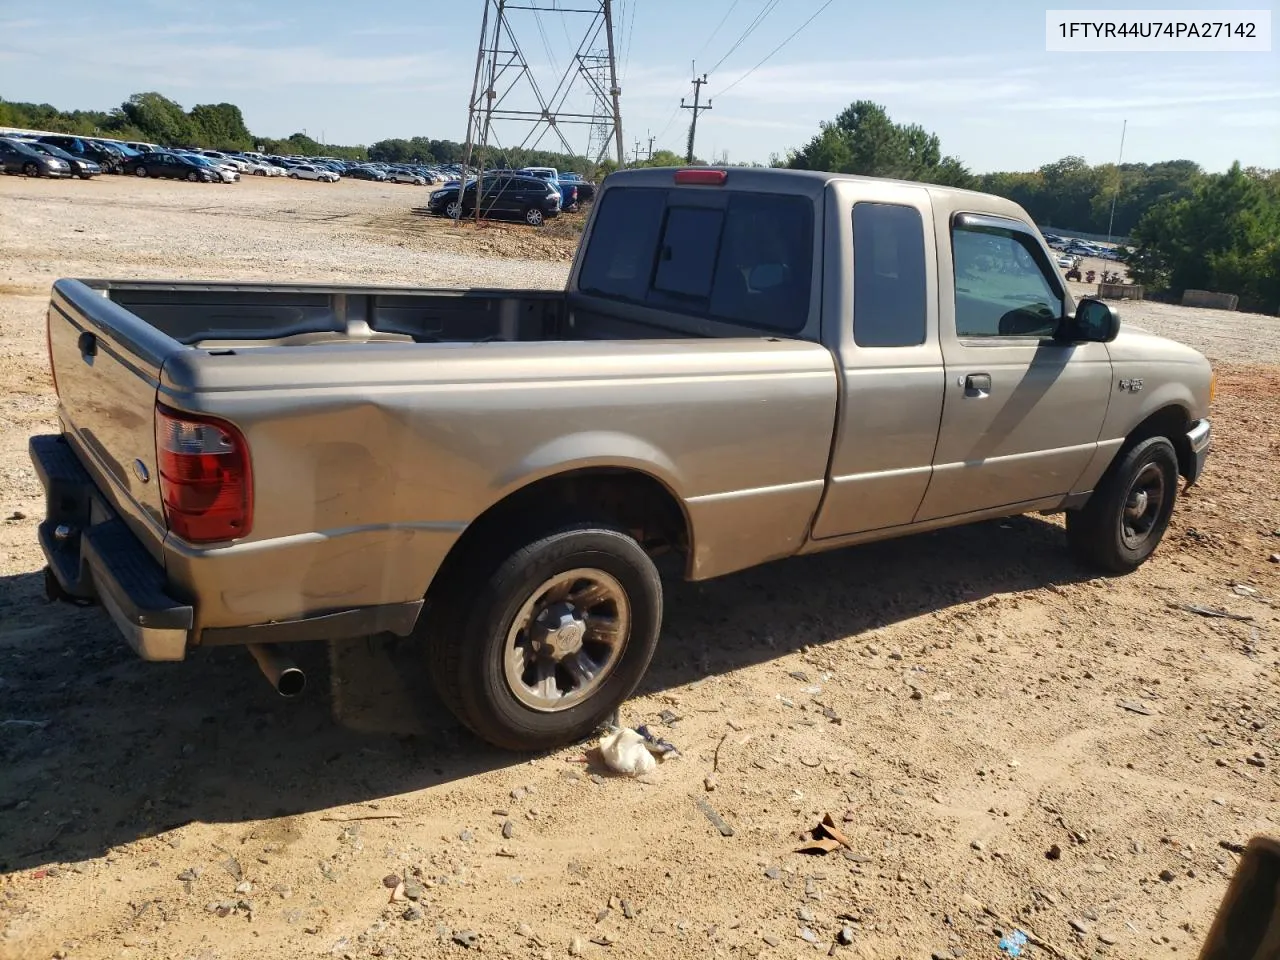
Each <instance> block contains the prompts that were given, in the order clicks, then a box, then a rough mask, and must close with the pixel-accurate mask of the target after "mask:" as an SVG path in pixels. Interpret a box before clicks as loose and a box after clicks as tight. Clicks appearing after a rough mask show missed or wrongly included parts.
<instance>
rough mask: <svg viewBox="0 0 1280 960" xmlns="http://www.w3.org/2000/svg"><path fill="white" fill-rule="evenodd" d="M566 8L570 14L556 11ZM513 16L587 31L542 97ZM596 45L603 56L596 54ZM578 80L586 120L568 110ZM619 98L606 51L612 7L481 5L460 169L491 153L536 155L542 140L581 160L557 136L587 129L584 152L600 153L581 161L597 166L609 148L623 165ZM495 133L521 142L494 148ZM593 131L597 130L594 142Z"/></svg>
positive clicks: (545, 1)
mask: <svg viewBox="0 0 1280 960" xmlns="http://www.w3.org/2000/svg"><path fill="white" fill-rule="evenodd" d="M566 2H568V3H570V4H572V6H563V5H562V4H564V3H566ZM513 11H529V12H532V13H533V15H534V16H535V17H540V16H543V15H545V14H554V15H557V16H563V17H565V18H566V19H568V18H570V17H571V16H572V17H576V18H577V20H578V22H580V23H581V22H586V24H587V26H586V29H585V30H584V31H583V32H582V34H581V36H582V40H581V42H580V43H579V44H578V47H577V50H576V51H575V52H574V55H573V58H572V59H571V60H570V61H569V63H568V65H567V66H566V67H565V69H564V71H563V73H562V74H561V76H560V77H559V80H558V82H557V83H556V85H555V87H554V88H552V89H551V93H550V94H549V95H548V94H547V93H545V92H544V91H545V87H544V85H543V84H540V83H539V82H538V79H537V78H536V77H535V76H534V73H533V70H531V69H530V67H529V61H528V60H527V59H526V57H525V55H524V51H523V50H522V49H521V45H520V38H519V37H518V36H517V32H516V30H515V29H514V28H513V27H512V24H511V13H512V12H513ZM566 33H567V25H566ZM601 41H603V42H604V49H603V50H601V49H599V44H600V43H601ZM588 51H592V52H588ZM579 80H582V81H584V82H585V85H586V87H587V88H588V90H589V92H590V93H591V95H592V100H593V109H592V112H590V113H582V112H577V111H575V110H574V109H572V108H569V107H568V106H567V103H568V100H569V96H570V94H571V93H572V92H573V91H574V87H575V83H576V82H577V81H579ZM621 95H622V91H621V90H620V89H619V87H618V70H617V59H616V56H615V53H614V44H613V2H612V0H513V2H509V0H485V4H484V14H483V17H482V19H481V23H480V45H479V47H478V49H477V51H476V71H475V79H474V80H473V81H472V85H471V100H470V103H469V104H468V110H467V150H466V157H467V162H468V163H470V162H471V157H472V154H473V152H475V151H479V152H480V154H481V157H482V158H483V156H484V155H485V154H486V153H487V152H488V149H489V148H490V147H492V146H495V145H497V146H506V147H521V148H529V149H536V148H537V147H538V146H539V144H540V143H541V142H542V139H543V138H544V137H545V136H546V135H547V134H548V133H553V134H554V135H555V137H556V138H557V139H558V141H559V146H560V147H561V148H563V149H564V151H565V152H566V153H569V154H573V155H582V154H583V148H582V146H581V145H579V146H578V147H575V146H574V145H573V144H572V143H571V142H570V139H569V137H568V136H567V135H566V133H565V130H564V129H562V128H563V127H566V126H573V125H583V126H589V127H591V128H592V130H591V131H590V133H589V136H588V141H589V143H588V147H587V150H588V151H590V150H591V149H592V148H593V147H594V148H597V149H599V155H598V156H592V155H591V154H590V153H589V152H588V156H589V157H590V158H591V159H594V160H597V161H598V160H600V159H602V158H603V155H604V153H605V152H607V151H608V149H609V146H610V140H612V146H613V149H614V151H615V152H616V154H617V160H618V166H620V167H621V166H623V165H624V164H625V158H624V156H623V150H622V108H621V105H620V103H619V99H620V97H621ZM499 125H501V126H502V128H503V129H504V130H505V129H508V128H514V129H516V130H519V129H520V128H523V136H519V135H517V136H514V137H511V138H507V142H506V143H499V140H498V129H497V127H498V126H499ZM596 128H603V129H602V131H601V134H600V135H599V137H598V138H597V134H596V132H595V131H596ZM481 162H483V159H482V161H481Z"/></svg>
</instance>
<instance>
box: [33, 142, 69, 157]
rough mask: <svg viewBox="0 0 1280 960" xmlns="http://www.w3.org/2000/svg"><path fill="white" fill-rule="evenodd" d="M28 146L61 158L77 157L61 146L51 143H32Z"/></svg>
mask: <svg viewBox="0 0 1280 960" xmlns="http://www.w3.org/2000/svg"><path fill="white" fill-rule="evenodd" d="M27 146H30V147H31V149H32V150H36V151H38V152H40V153H45V154H48V155H49V156H51V157H57V158H58V159H59V160H73V159H75V158H74V157H72V156H71V154H69V153H67V151H65V150H63V149H62V148H61V147H55V146H54V145H53V144H51V143H32V144H27Z"/></svg>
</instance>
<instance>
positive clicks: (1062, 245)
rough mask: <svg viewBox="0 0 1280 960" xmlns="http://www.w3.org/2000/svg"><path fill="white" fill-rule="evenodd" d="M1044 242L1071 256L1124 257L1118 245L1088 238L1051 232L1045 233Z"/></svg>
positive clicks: (1106, 258) (1117, 258)
mask: <svg viewBox="0 0 1280 960" xmlns="http://www.w3.org/2000/svg"><path fill="white" fill-rule="evenodd" d="M1044 242H1045V243H1047V244H1048V245H1049V246H1050V247H1052V248H1053V249H1054V250H1057V251H1059V252H1061V253H1064V254H1068V255H1070V256H1073V257H1097V258H1098V259H1101V260H1123V259H1124V256H1123V254H1122V253H1121V250H1120V248H1119V247H1111V246H1105V245H1103V244H1101V243H1093V242H1091V241H1088V240H1077V239H1074V238H1072V237H1059V236H1056V235H1055V234H1052V233H1046V234H1045V235H1044ZM1060 265H1061V264H1060Z"/></svg>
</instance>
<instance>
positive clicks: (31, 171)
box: [22, 163, 40, 177]
mask: <svg viewBox="0 0 1280 960" xmlns="http://www.w3.org/2000/svg"><path fill="white" fill-rule="evenodd" d="M22 172H23V173H25V174H26V175H27V176H28V177H38V176H40V168H39V167H37V166H36V165H35V164H34V163H26V164H23V166H22Z"/></svg>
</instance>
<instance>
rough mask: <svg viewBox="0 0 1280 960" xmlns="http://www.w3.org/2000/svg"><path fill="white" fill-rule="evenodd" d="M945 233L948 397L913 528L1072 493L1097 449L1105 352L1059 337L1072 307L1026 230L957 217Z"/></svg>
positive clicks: (1107, 382)
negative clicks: (926, 488)
mask: <svg viewBox="0 0 1280 960" xmlns="http://www.w3.org/2000/svg"><path fill="white" fill-rule="evenodd" d="M939 229H940V236H939V238H938V249H939V259H940V261H941V263H942V267H943V275H944V277H946V278H947V279H948V280H949V284H948V285H949V286H950V289H949V290H946V291H945V292H944V296H943V297H942V303H943V316H942V318H941V329H940V338H941V343H942V354H943V358H944V361H945V364H946V392H945V397H944V400H943V406H942V426H941V430H940V431H939V434H938V446H937V450H936V452H935V454H934V458H933V479H932V481H931V482H930V485H929V492H928V494H927V495H926V496H925V499H924V502H923V503H922V504H921V507H920V512H919V514H918V515H917V518H916V519H917V520H920V521H924V520H933V519H937V518H941V517H951V516H959V515H962V514H966V513H973V512H978V511H983V510H989V509H994V508H1001V507H1017V506H1018V505H1031V504H1034V503H1035V502H1036V501H1039V500H1044V499H1046V498H1051V497H1058V496H1062V495H1065V494H1067V493H1069V492H1070V491H1071V489H1072V486H1073V485H1074V483H1075V481H1076V480H1077V478H1079V477H1080V475H1081V474H1082V473H1083V472H1084V470H1085V467H1086V466H1087V465H1088V463H1089V461H1090V459H1091V458H1092V457H1093V454H1094V451H1095V450H1096V448H1097V445H1098V436H1099V433H1100V432H1101V429H1102V423H1103V420H1104V418H1105V416H1106V412H1107V404H1108V402H1109V399H1110V390H1111V379H1112V373H1111V359H1110V354H1109V353H1108V350H1107V347H1106V345H1105V344H1102V343H1075V344H1073V343H1065V342H1060V341H1057V340H1055V339H1054V332H1055V330H1056V329H1057V326H1058V322H1059V320H1060V318H1061V317H1062V316H1063V314H1064V312H1065V310H1066V309H1067V306H1068V304H1069V300H1068V298H1067V296H1066V290H1065V287H1064V286H1063V283H1062V280H1061V278H1060V276H1059V274H1058V271H1057V269H1056V268H1055V267H1054V266H1053V264H1052V263H1051V262H1050V261H1049V258H1048V255H1047V254H1046V253H1045V250H1044V247H1043V245H1042V244H1041V242H1040V238H1039V237H1038V236H1037V235H1036V234H1035V233H1033V232H1032V229H1031V227H1030V226H1029V225H1027V224H1025V223H1022V222H1021V221H1018V220H1013V219H1009V218H1005V217H993V216H987V215H976V214H968V213H963V212H959V213H956V214H954V215H953V216H952V217H951V218H950V223H949V224H944V225H943V226H942V227H940V228H939Z"/></svg>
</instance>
